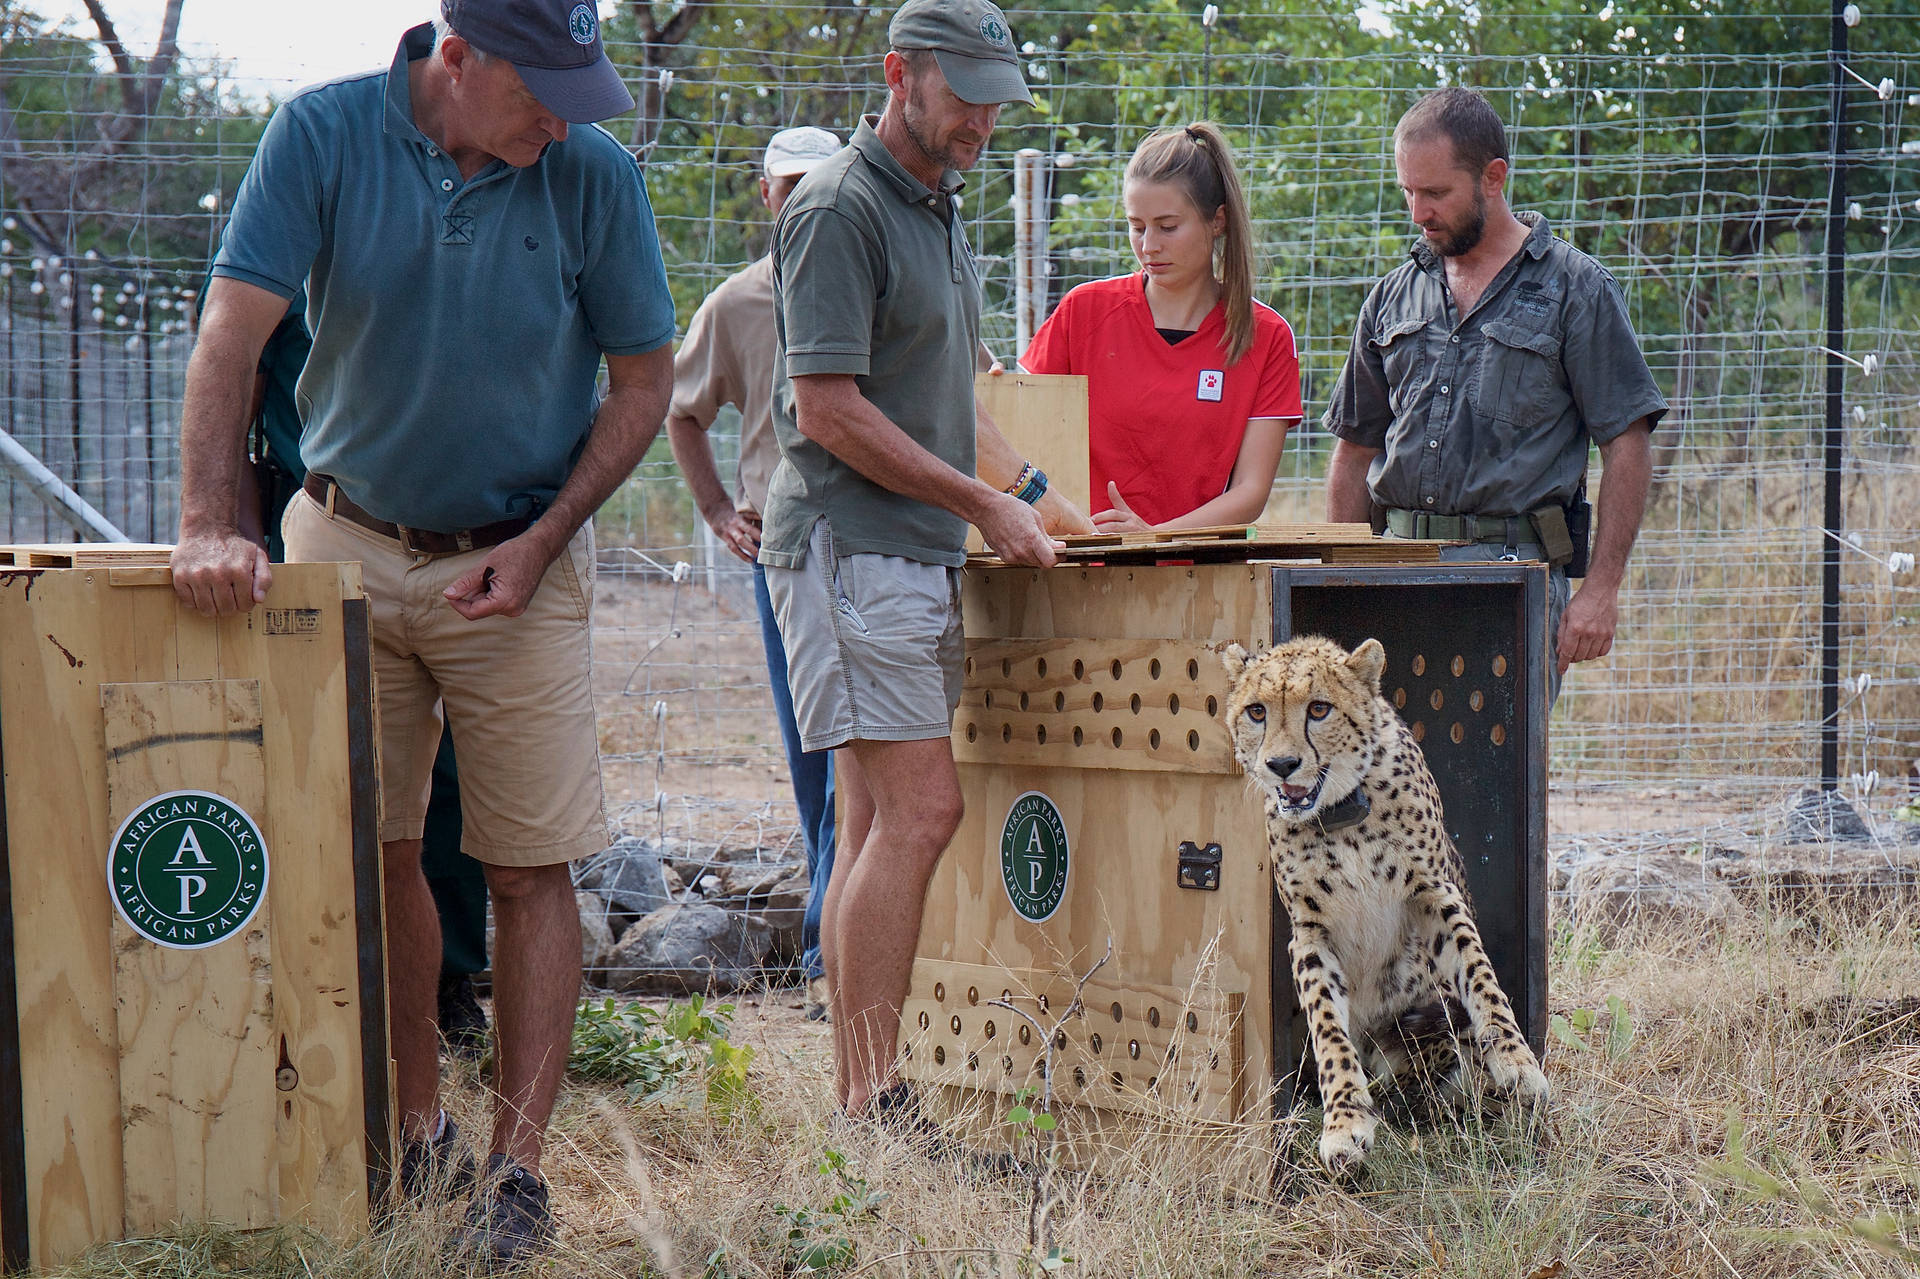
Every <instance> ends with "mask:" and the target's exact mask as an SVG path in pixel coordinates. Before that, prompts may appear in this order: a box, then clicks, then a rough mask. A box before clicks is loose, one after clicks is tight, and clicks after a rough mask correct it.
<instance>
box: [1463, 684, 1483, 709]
mask: <svg viewBox="0 0 1920 1279" xmlns="http://www.w3.org/2000/svg"><path fill="white" fill-rule="evenodd" d="M1467 705H1468V706H1471V707H1472V708H1473V709H1474V710H1476V711H1478V710H1485V709H1486V705H1487V695H1486V694H1485V693H1483V692H1481V691H1480V690H1479V689H1477V688H1476V689H1474V690H1473V691H1472V692H1471V693H1468V694H1467Z"/></svg>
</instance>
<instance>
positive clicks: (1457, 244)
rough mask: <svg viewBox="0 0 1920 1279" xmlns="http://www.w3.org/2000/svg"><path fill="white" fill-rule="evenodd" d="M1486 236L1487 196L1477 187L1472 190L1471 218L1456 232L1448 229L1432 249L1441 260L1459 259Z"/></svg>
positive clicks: (1472, 249) (1476, 246) (1477, 245)
mask: <svg viewBox="0 0 1920 1279" xmlns="http://www.w3.org/2000/svg"><path fill="white" fill-rule="evenodd" d="M1486 234H1487V196H1486V192H1484V191H1482V190H1480V188H1479V187H1475V188H1474V189H1473V216H1472V217H1471V218H1469V219H1467V224H1466V225H1465V226H1463V227H1461V228H1460V229H1459V230H1458V231H1455V230H1452V229H1449V230H1448V231H1447V232H1446V233H1445V234H1444V235H1443V236H1442V237H1441V238H1440V240H1439V242H1438V243H1436V244H1435V245H1434V249H1435V250H1436V251H1437V252H1438V253H1439V254H1440V256H1441V257H1443V258H1461V257H1465V256H1466V255H1467V254H1469V253H1471V252H1473V251H1474V249H1476V248H1478V247H1479V245H1480V241H1481V240H1482V239H1483V238H1485V236H1486Z"/></svg>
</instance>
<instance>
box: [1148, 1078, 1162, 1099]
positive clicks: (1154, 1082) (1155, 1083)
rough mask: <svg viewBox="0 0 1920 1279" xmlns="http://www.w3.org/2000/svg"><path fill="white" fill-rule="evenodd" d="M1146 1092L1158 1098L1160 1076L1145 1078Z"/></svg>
mask: <svg viewBox="0 0 1920 1279" xmlns="http://www.w3.org/2000/svg"><path fill="white" fill-rule="evenodd" d="M1147 1091H1148V1092H1150V1093H1153V1094H1154V1095H1155V1096H1158V1095H1159V1093H1160V1076H1158V1075H1148V1076H1147Z"/></svg>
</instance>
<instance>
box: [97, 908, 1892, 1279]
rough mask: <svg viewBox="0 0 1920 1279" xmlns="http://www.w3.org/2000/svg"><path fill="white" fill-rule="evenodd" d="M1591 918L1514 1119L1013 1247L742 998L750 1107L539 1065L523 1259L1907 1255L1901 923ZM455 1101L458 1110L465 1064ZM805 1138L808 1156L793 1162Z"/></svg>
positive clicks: (1071, 1192)
mask: <svg viewBox="0 0 1920 1279" xmlns="http://www.w3.org/2000/svg"><path fill="white" fill-rule="evenodd" d="M1610 928H1611V929H1614V930H1615V931H1610V932H1609V933H1608V934H1607V936H1609V937H1610V938H1612V939H1613V943H1614V944H1613V946H1612V948H1602V947H1601V945H1600V944H1599V938H1600V936H1601V934H1599V933H1596V932H1591V931H1587V930H1585V929H1580V928H1575V927H1573V926H1571V925H1569V924H1566V923H1562V924H1561V925H1560V926H1559V928H1558V929H1557V931H1556V933H1555V942H1554V946H1553V954H1552V961H1551V962H1552V974H1551V976H1552V989H1553V1007H1554V1009H1555V1011H1556V1012H1557V1013H1559V1014H1560V1015H1562V1016H1563V1017H1568V1018H1570V1019H1571V1020H1572V1021H1573V1022H1575V1023H1581V1022H1584V1021H1585V1020H1586V1019H1585V1018H1581V1017H1577V1016H1575V1014H1576V1011H1577V1010H1581V1009H1587V1010H1593V1012H1594V1013H1595V1016H1594V1018H1593V1024H1592V1027H1591V1029H1589V1030H1587V1031H1586V1032H1585V1034H1574V1035H1573V1037H1574V1038H1575V1039H1576V1040H1578V1041H1579V1043H1580V1046H1579V1047H1573V1046H1569V1044H1567V1043H1566V1042H1563V1041H1562V1040H1560V1039H1555V1040H1554V1041H1553V1042H1552V1044H1551V1050H1550V1053H1549V1056H1548V1073H1549V1075H1550V1077H1551V1078H1552V1081H1553V1084H1554V1087H1555V1098H1554V1101H1553V1103H1552V1105H1551V1107H1550V1111H1549V1114H1548V1116H1547V1119H1546V1121H1545V1122H1544V1123H1543V1124H1541V1125H1539V1126H1537V1127H1534V1128H1525V1127H1521V1126H1518V1125H1516V1124H1514V1123H1511V1122H1508V1121H1505V1120H1500V1119H1490V1120H1481V1119H1478V1118H1471V1119H1460V1120H1454V1121H1449V1122H1445V1123H1441V1124H1439V1125H1437V1126H1428V1127H1426V1128H1424V1129H1422V1130H1419V1131H1411V1130H1409V1129H1408V1128H1407V1127H1406V1125H1405V1123H1404V1122H1397V1123H1396V1124H1395V1125H1394V1126H1393V1127H1391V1128H1390V1129H1387V1130H1385V1135H1384V1137H1383V1140H1382V1142H1381V1145H1380V1147H1379V1149H1378V1151H1377V1153H1376V1156H1375V1158H1374V1160H1373V1162H1372V1164H1371V1166H1370V1169H1369V1172H1368V1174H1367V1176H1366V1178H1365V1180H1364V1181H1362V1182H1361V1183H1359V1184H1358V1185H1355V1186H1351V1187H1339V1186H1335V1185H1333V1184H1331V1183H1329V1182H1328V1180H1327V1179H1326V1178H1325V1176H1324V1175H1323V1174H1322V1173H1321V1172H1320V1171H1319V1170H1318V1168H1317V1167H1316V1166H1315V1165H1314V1163H1313V1160H1312V1154H1311V1148H1312V1138H1313V1136H1314V1133H1315V1131H1316V1122H1317V1121H1316V1117H1314V1116H1312V1115H1307V1116H1302V1119H1303V1120H1304V1121H1305V1122H1304V1123H1301V1124H1298V1125H1293V1126H1288V1125H1266V1126H1248V1127H1246V1128H1244V1129H1241V1130H1238V1131H1236V1132H1230V1133H1228V1134H1225V1135H1224V1138H1223V1140H1224V1141H1225V1142H1226V1143H1227V1148H1226V1151H1225V1154H1224V1155H1223V1154H1222V1153H1221V1152H1220V1151H1219V1150H1216V1151H1214V1152H1211V1153H1207V1152H1198V1151H1195V1150H1193V1149H1190V1148H1182V1146H1181V1145H1180V1144H1179V1143H1167V1144H1152V1145H1140V1146H1135V1147H1132V1148H1123V1149H1111V1150H1108V1151H1106V1152H1104V1153H1103V1154H1102V1155H1101V1156H1100V1157H1098V1158H1097V1159H1096V1161H1095V1163H1094V1165H1093V1167H1092V1168H1091V1169H1090V1171H1089V1172H1087V1173H1085V1174H1079V1173H1070V1172H1065V1171H1063V1172H1060V1173H1059V1174H1057V1175H1055V1176H1052V1177H1050V1178H1048V1179H1047V1180H1046V1182H1045V1184H1044V1185H1043V1186H1041V1187H1039V1188H1040V1189H1041V1190H1042V1191H1043V1192H1044V1193H1043V1194H1042V1195H1041V1196H1040V1198H1041V1202H1040V1204H1039V1207H1040V1208H1041V1209H1042V1210H1043V1211H1041V1212H1040V1214H1039V1216H1040V1218H1041V1223H1040V1227H1039V1233H1040V1242H1039V1244H1037V1245H1036V1244H1035V1243H1033V1242H1032V1236H1031V1235H1030V1228H1031V1226H1030V1223H1031V1222H1032V1221H1033V1219H1034V1210H1035V1207H1036V1204H1035V1199H1034V1196H1035V1191H1036V1184H1035V1181H1034V1180H1033V1179H1032V1178H1030V1177H1028V1176H1024V1175H1018V1174H1015V1175H1005V1174H1001V1173H996V1172H995V1171H993V1170H991V1169H989V1168H986V1167H983V1166H979V1165H976V1164H970V1163H968V1162H966V1161H957V1160H954V1159H952V1158H934V1157H929V1156H928V1155H927V1154H926V1153H925V1152H924V1151H920V1150H917V1149H913V1148H910V1147H908V1146H905V1145H902V1144H900V1143H898V1142H896V1141H893V1140H891V1139H887V1138H883V1137H878V1136H875V1135H873V1134H871V1133H864V1132H853V1131H848V1130H846V1129H845V1128H844V1127H843V1126H840V1125H837V1124H836V1123H834V1122H833V1121H832V1120H831V1119H830V1117H829V1105H828V1102H827V1085H826V1075H827V1069H828V1057H827V1045H826V1039H825V1036H824V1033H823V1032H822V1031H821V1030H820V1029H819V1028H818V1027H816V1026H813V1025H810V1024H808V1023H806V1022H804V1021H802V1020H800V1018H799V1017H798V1014H797V1013H796V1012H794V1011H793V1010H792V1009H791V1008H790V1007H789V1006H788V1002H787V1001H785V1000H783V999H782V998H781V997H779V996H778V994H774V995H770V996H769V997H768V998H767V999H765V1000H762V1001H760V1002H759V1003H757V1004H754V1005H750V1006H748V1007H747V1008H745V1009H744V1010H743V1012H742V1014H741V1016H740V1018H739V1021H738V1023H737V1026H736V1032H735V1039H736V1040H737V1041H740V1042H744V1043H748V1044H750V1045H751V1046H752V1047H753V1048H754V1050H755V1059H754V1063H753V1085H754V1090H755V1095H756V1098H757V1104H756V1106H755V1108H754V1111H753V1113H752V1114H750V1115H747V1116H742V1117H737V1118H734V1119H731V1120H722V1119H718V1118H715V1117H711V1116H708V1115H706V1114H703V1113H701V1112H700V1111H698V1110H695V1109H676V1108H670V1107H653V1108H649V1109H645V1110H639V1111H636V1110H633V1109H631V1108H629V1107H627V1106H625V1105H624V1104H622V1103H621V1102H619V1101H618V1100H616V1098H615V1097H614V1096H613V1095H610V1094H607V1093H603V1092H599V1091H595V1090H589V1089H576V1090H570V1091H569V1092H568V1093H567V1095H566V1097H565V1098H564V1101H563V1105H562V1109H561V1113H560V1114H559V1116H558V1118H557V1120H556V1122H555V1125H554V1141H553V1150H552V1155H551V1157H550V1162H549V1168H548V1171H549V1174H550V1175H551V1176H552V1178H553V1180H554V1183H555V1191H556V1198H557V1202H558V1203H559V1205H560V1207H561V1211H562V1214H563V1221H564V1234H563V1242H562V1247H561V1249H560V1250H559V1251H558V1252H557V1253H556V1254H555V1255H554V1256H553V1257H552V1258H551V1259H550V1260H549V1262H548V1263H547V1264H546V1265H544V1266H543V1267H541V1268H540V1269H539V1271H538V1273H545V1274H552V1275H568V1276H581V1277H582V1279H597V1277H599V1276H616V1275H617V1276H628V1277H631V1276H636V1275H674V1276H706V1275H713V1276H721V1275H738V1276H761V1275H782V1274H790V1273H795V1272H796V1271H797V1269H798V1261H799V1258H800V1256H801V1253H800V1251H799V1249H800V1247H802V1246H807V1245H812V1246H816V1254H815V1255H816V1256H831V1255H833V1254H834V1253H835V1252H836V1251H838V1252H840V1253H842V1254H843V1257H842V1260H843V1264H840V1265H838V1266H837V1267H835V1272H836V1273H846V1274H875V1275H899V1274H905V1275H942V1276H955V1275H969V1276H982V1275H1020V1274H1037V1273H1042V1265H1041V1262H1042V1259H1044V1258H1045V1257H1046V1256H1047V1255H1048V1252H1049V1246H1051V1247H1052V1248H1057V1249H1058V1256H1060V1257H1064V1258H1068V1259H1069V1260H1065V1261H1061V1262H1059V1263H1058V1268H1057V1273H1061V1274H1066V1275H1098V1276H1131V1275H1167V1276H1200V1275H1218V1276H1237V1275H1252V1274H1275V1275H1303V1276H1306V1275H1311V1276H1356V1277H1358V1276H1374V1275H1393V1276H1422V1277H1431V1279H1440V1277H1442V1276H1460V1277H1462V1279H1468V1277H1471V1279H1483V1277H1485V1276H1512V1277H1513V1279H1528V1277H1530V1276H1561V1275H1564V1276H1576V1275H1577V1276H1582V1277H1590V1279H1602V1277H1611V1276H1619V1277H1621V1279H1627V1277H1632V1279H1642V1277H1644V1276H1655V1275H1658V1276H1701V1277H1702V1279H1706V1277H1708V1276H1742V1277H1743V1279H1769V1277H1772V1276H1780V1277H1782V1279H1786V1277H1789V1276H1790V1277H1792V1279H1808V1277H1810V1276H1849V1277H1857V1276H1883V1275H1884V1276H1893V1275H1912V1274H1914V1273H1916V1270H1920V1252H1916V1251H1914V1250H1915V1249H1920V1213H1916V1210H1915V1208H1914V1206H1913V1204H1914V1197H1915V1195H1916V1194H1920V926H1916V925H1915V924H1914V923H1913V922H1912V921H1911V920H1910V919H1907V918H1902V917H1899V916H1897V915H1894V914H1892V913H1888V914H1886V915H1882V916H1880V917H1876V918H1867V919H1861V918H1859V917H1858V916H1857V915H1850V916H1841V915H1838V914H1836V915H1832V916H1826V915H1823V913H1822V912H1820V911H1819V910H1818V908H1817V904H1816V905H1815V906H1814V908H1812V909H1810V910H1808V911H1805V912H1803V913H1801V914H1796V915H1784V914H1780V915H1771V916H1764V917H1756V916H1746V917H1743V918H1742V919H1740V920H1739V921H1737V922H1736V923H1735V924H1733V925H1732V926H1730V927H1728V928H1726V929H1724V930H1722V931H1719V932H1717V933H1716V934H1715V935H1713V936H1709V937H1705V938H1702V937H1701V936H1700V935H1699V933H1698V930H1697V929H1696V930H1691V935H1676V934H1674V933H1665V934H1660V933H1647V932H1641V933H1639V934H1637V935H1636V934H1632V933H1630V934H1629V935H1628V937H1627V938H1626V939H1625V941H1622V940H1621V937H1620V935H1619V933H1618V932H1617V928H1618V925H1610ZM1610 1003H1611V1005H1612V1006H1613V1007H1614V1008H1616V1009H1617V1010H1618V1012H1619V1019H1618V1022H1617V1023H1615V1022H1614V1021H1613V1014H1612V1013H1611V1012H1610V1011H1609V1006H1610ZM1569 1033H1570V1034H1572V1033H1573V1032H1571V1031H1569ZM456 1097H457V1098H458V1105H459V1107H460V1108H461V1109H462V1110H463V1111H465V1112H466V1113H465V1115H464V1116H463V1117H465V1118H477V1115H475V1114H474V1113H473V1112H474V1109H475V1107H476V1106H477V1095H476V1090H475V1088H474V1086H473V1083H472V1081H471V1080H467V1081H463V1082H462V1083H461V1085H460V1086H459V1087H458V1088H457V1089H456ZM1065 1122H1066V1123H1068V1124H1071V1123H1073V1122H1074V1120H1073V1118H1072V1117H1071V1116H1066V1117H1065ZM1273 1146H1278V1147H1279V1148H1280V1149H1281V1150H1282V1157H1281V1159H1280V1160H1279V1161H1278V1164H1277V1168H1278V1176H1277V1177H1275V1178H1273V1179H1272V1180H1271V1181H1269V1179H1267V1178H1265V1177H1261V1178H1258V1179H1256V1183H1255V1185H1254V1187H1253V1188H1252V1189H1251V1190H1250V1189H1248V1188H1247V1187H1246V1186H1244V1185H1243V1186H1241V1187H1238V1188H1236V1187H1234V1186H1231V1185H1229V1184H1227V1182H1226V1180H1225V1179H1224V1178H1223V1177H1222V1176H1221V1175H1220V1173H1219V1170H1220V1169H1221V1168H1222V1167H1225V1166H1229V1165H1231V1164H1232V1163H1234V1162H1236V1160H1235V1159H1234V1158H1233V1156H1234V1155H1235V1153H1236V1152H1237V1154H1238V1155H1239V1156H1240V1157H1241V1159H1242V1160H1244V1159H1245V1157H1246V1156H1248V1155H1250V1154H1255V1155H1258V1154H1262V1153H1263V1152H1264V1151H1265V1150H1266V1149H1269V1148H1271V1147H1273ZM829 1152H837V1154H838V1156H840V1157H842V1158H844V1161H845V1162H844V1167H843V1168H841V1169H840V1170H839V1171H835V1170H833V1169H832V1168H831V1167H829V1168H827V1169H825V1170H823V1167H822V1164H823V1160H827V1161H828V1162H829V1163H831V1162H832V1161H833V1160H832V1156H831V1155H830V1154H829ZM1742 1152H1743V1153H1742ZM1735 1155H1740V1157H1738V1158H1732V1159H1731V1160H1730V1156H1735ZM450 1220H451V1216H450V1214H442V1215H439V1216H435V1215H426V1214H419V1213H410V1214H406V1215H403V1216H401V1217H400V1218H398V1219H397V1220H395V1221H394V1222H393V1223H391V1224H390V1225H389V1226H388V1227H387V1228H386V1229H384V1230H383V1231H382V1232H380V1233H379V1234H378V1235H376V1236H375V1237H374V1238H372V1239H370V1240H367V1241H365V1242H363V1243H361V1244H360V1245H358V1246H356V1247H354V1248H352V1249H349V1250H346V1251H341V1250H338V1249H335V1248H333V1247H331V1246H328V1245H326V1244H324V1243H320V1242H318V1241H315V1240H312V1239H307V1238H303V1237H300V1236H297V1235H294V1234H290V1233H288V1232H268V1233H265V1234H261V1235H254V1236H243V1235H238V1234H232V1233H220V1232H207V1231H201V1232H198V1233H191V1234H187V1235H184V1236H182V1237H180V1238H177V1239H172V1240H165V1241H148V1242H141V1243H134V1244H122V1245H118V1246H115V1247H112V1248H103V1249H100V1250H97V1251H96V1252H95V1253H94V1254H91V1255H90V1256H89V1257H88V1258H86V1259H85V1260H84V1261H83V1262H82V1263H81V1264H78V1265H76V1266H74V1267H72V1268H71V1269H68V1270H65V1271H62V1272H60V1274H61V1275H63V1276H66V1277H67V1279H106V1277H107V1276H132V1275H139V1276H142V1279H188V1277H192V1279H200V1277H201V1276H211V1275H225V1274H247V1275H256V1276H261V1277H262V1279H283V1277H284V1279H295V1277H296V1276H297V1277H301V1279H305V1277H306V1276H313V1277H314V1279H372V1277H373V1276H394V1277H396V1279H399V1277H403V1276H404V1277H412V1276H427V1275H434V1276H439V1275H446V1274H450V1273H451V1274H458V1273H461V1270H460V1269H458V1268H452V1267H449V1266H448V1265H447V1264H446V1263H445V1262H444V1261H443V1260H442V1252H441V1249H442V1246H443V1243H444V1240H445V1238H446V1234H447V1230H448V1227H449V1224H450ZM792 1232H797V1237H790V1236H791V1235H792ZM1903 1249H1904V1250H1905V1251H1904V1252H1902V1250H1903ZM1556 1264H1557V1265H1558V1266H1559V1267H1560V1268H1559V1269H1556V1268H1555V1266H1556Z"/></svg>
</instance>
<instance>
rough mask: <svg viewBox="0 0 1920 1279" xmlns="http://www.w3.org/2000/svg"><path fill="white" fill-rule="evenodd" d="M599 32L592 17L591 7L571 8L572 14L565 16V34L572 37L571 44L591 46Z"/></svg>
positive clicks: (596, 20)
mask: <svg viewBox="0 0 1920 1279" xmlns="http://www.w3.org/2000/svg"><path fill="white" fill-rule="evenodd" d="M599 32H600V23H599V21H598V19H596V18H595V17H594V16H593V7H592V6H591V5H584V4H576V5H575V6H573V12H572V13H570V14H568V15H567V34H568V35H570V36H572V37H573V42H574V43H575V44H592V43H593V38H594V36H596V35H598V34H599Z"/></svg>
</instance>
